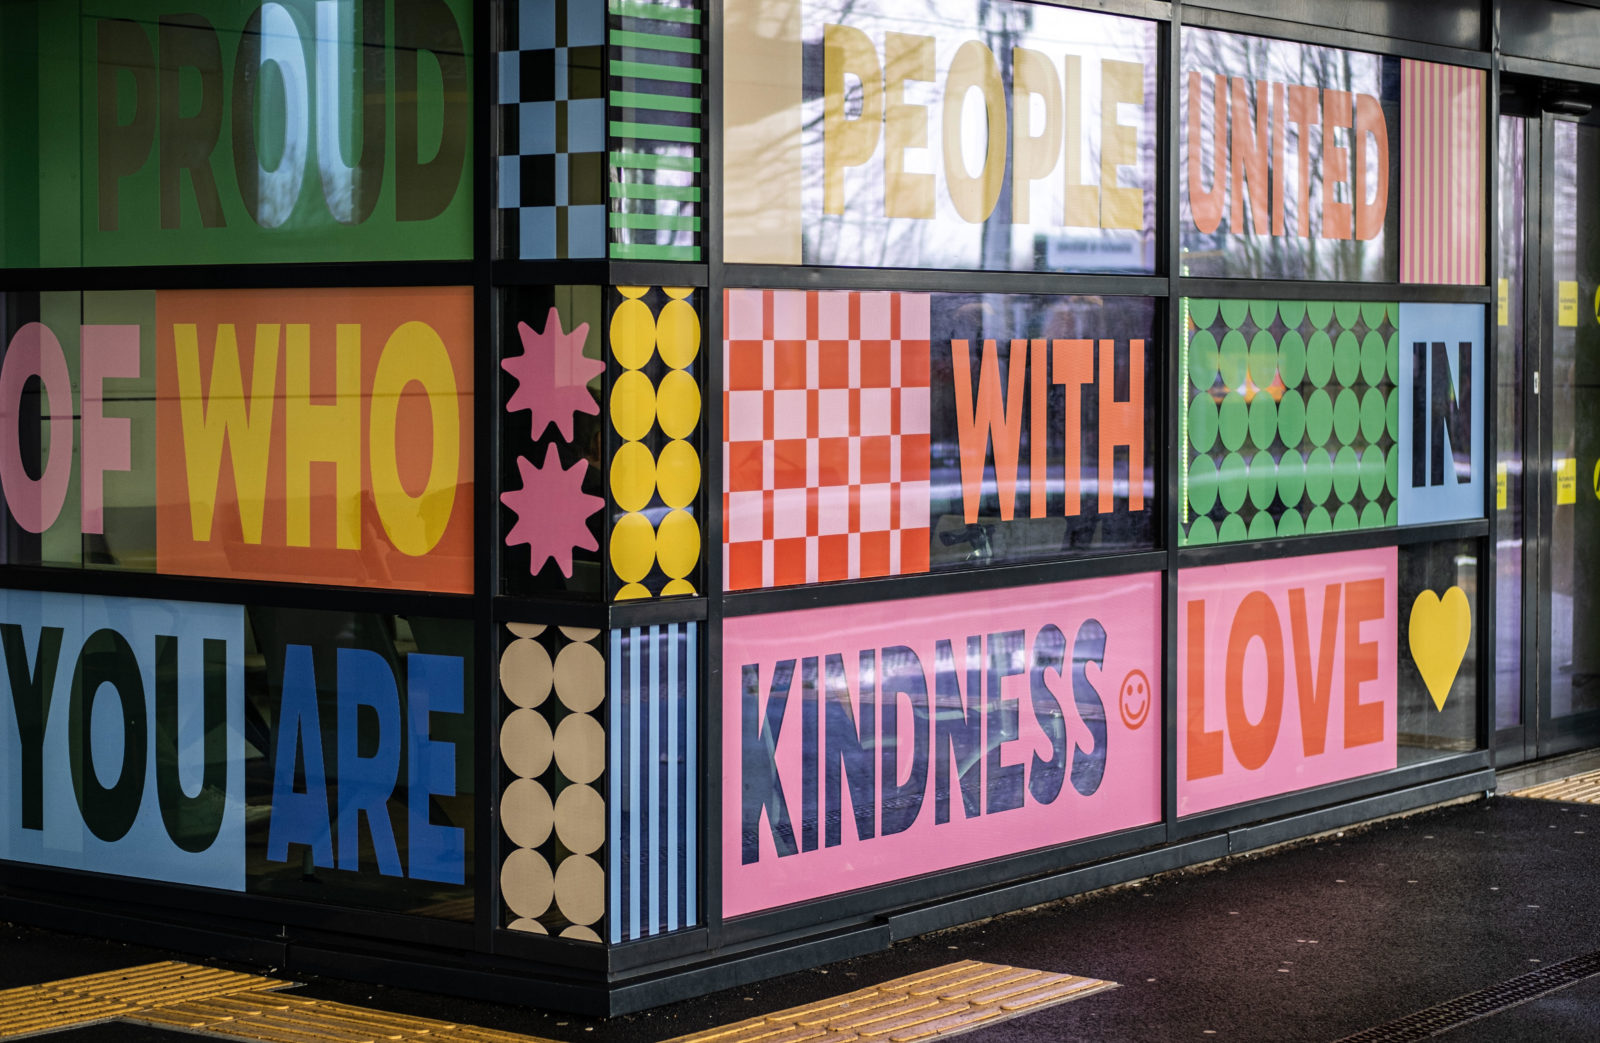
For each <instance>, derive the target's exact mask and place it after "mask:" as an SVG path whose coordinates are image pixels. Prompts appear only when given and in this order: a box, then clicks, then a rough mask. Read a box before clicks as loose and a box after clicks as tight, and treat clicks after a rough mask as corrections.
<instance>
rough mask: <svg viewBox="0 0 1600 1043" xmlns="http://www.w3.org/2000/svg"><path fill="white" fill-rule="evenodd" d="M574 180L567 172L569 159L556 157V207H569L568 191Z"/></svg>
mask: <svg viewBox="0 0 1600 1043" xmlns="http://www.w3.org/2000/svg"><path fill="white" fill-rule="evenodd" d="M571 182H572V179H571V177H570V176H569V174H568V172H567V157H565V156H557V157H556V206H566V205H567V191H568V186H569V185H570V184H571Z"/></svg>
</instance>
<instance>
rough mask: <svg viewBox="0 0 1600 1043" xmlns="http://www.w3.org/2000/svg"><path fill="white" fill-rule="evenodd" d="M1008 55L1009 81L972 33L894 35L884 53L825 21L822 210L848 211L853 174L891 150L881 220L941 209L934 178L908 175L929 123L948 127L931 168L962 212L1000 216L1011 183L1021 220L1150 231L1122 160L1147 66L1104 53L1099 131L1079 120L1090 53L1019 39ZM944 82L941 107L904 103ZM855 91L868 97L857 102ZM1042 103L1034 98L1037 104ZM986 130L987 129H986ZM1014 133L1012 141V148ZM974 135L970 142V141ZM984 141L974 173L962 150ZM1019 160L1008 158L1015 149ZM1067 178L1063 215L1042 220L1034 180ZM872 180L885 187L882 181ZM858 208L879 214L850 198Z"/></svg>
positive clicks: (1085, 108)
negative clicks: (1092, 170)
mask: <svg viewBox="0 0 1600 1043" xmlns="http://www.w3.org/2000/svg"><path fill="white" fill-rule="evenodd" d="M1007 57H1008V58H1009V61H1008V62H1007V63H1006V64H1007V65H1008V66H1009V68H1010V70H1011V81H1010V83H1009V84H1008V83H1007V82H1005V78H1004V76H1003V74H1002V72H1001V63H1000V61H999V58H998V57H997V56H996V54H995V53H994V51H992V50H990V48H989V47H988V46H987V45H986V44H985V43H983V42H982V41H981V40H976V39H973V40H968V41H966V42H965V43H962V44H961V45H960V46H959V47H957V48H956V49H955V51H954V52H953V53H948V54H947V53H941V52H940V51H939V49H938V47H937V44H936V40H935V38H934V37H932V36H918V35H913V34H908V33H896V32H886V33H884V34H883V45H882V49H881V50H880V49H879V46H878V45H877V44H876V43H874V41H873V38H872V37H871V36H869V35H867V33H865V32H863V31H862V30H860V29H857V28H854V27H851V26H847V25H832V24H830V25H827V26H824V28H823V38H822V89H823V96H822V151H823V162H822V209H823V212H824V213H828V214H843V213H844V212H845V210H846V193H845V172H846V171H847V170H849V169H851V168H858V167H862V166H864V165H866V164H868V163H869V162H871V161H872V159H873V157H874V156H877V155H878V154H879V152H880V145H881V153H882V160H881V162H882V164H883V176H882V181H881V185H882V198H881V200H880V201H878V202H877V204H876V205H877V206H879V207H881V210H879V211H878V212H879V213H881V214H882V216H884V217H908V218H921V219H932V218H934V217H935V213H936V194H935V189H936V184H937V183H938V182H940V181H941V179H940V178H939V177H937V176H936V175H935V174H934V173H930V172H927V171H921V172H918V171H915V170H913V169H911V167H912V166H914V165H915V163H916V161H915V160H914V161H913V162H912V163H908V162H907V157H908V153H913V152H918V151H921V150H925V149H928V148H929V143H928V120H929V117H930V116H933V117H934V119H935V124H934V125H935V126H936V127H937V128H938V130H939V142H938V146H937V149H936V152H937V156H938V158H936V159H934V160H933V163H934V165H935V166H936V167H937V169H938V170H939V171H940V172H941V173H942V174H943V178H942V184H943V188H944V191H945V193H946V195H947V197H948V199H949V202H950V203H951V205H952V206H953V207H954V208H955V211H956V213H957V214H959V215H960V217H961V218H962V219H963V220H965V221H968V222H971V223H973V224H980V223H982V222H984V221H987V220H988V219H989V217H990V215H991V214H993V213H994V210H995V207H996V205H997V203H998V202H999V200H1000V195H1001V191H1002V189H1003V188H1004V187H1005V185H1006V183H1007V181H1008V179H1009V182H1010V185H1011V215H1010V218H1011V220H1012V221H1013V222H1014V223H1017V224H1027V223H1029V222H1031V221H1035V220H1038V221H1040V222H1043V221H1051V222H1054V223H1056V224H1057V225H1062V226H1070V227H1080V228H1142V227H1144V191H1143V189H1141V188H1137V187H1125V186H1123V185H1121V184H1119V183H1118V182H1119V168H1122V167H1131V166H1136V165H1137V164H1138V162H1139V132H1140V126H1139V124H1137V123H1133V124H1129V123H1124V122H1122V120H1121V110H1122V107H1123V105H1124V104H1126V105H1128V106H1130V107H1133V108H1134V109H1136V110H1138V111H1142V109H1143V106H1144V81H1145V69H1144V65H1143V64H1141V63H1139V62H1126V61H1116V60H1112V59H1104V60H1101V61H1100V62H1099V63H1098V64H1099V91H1098V94H1099V112H1100V116H1099V122H1100V125H1099V128H1098V134H1095V133H1093V132H1092V131H1091V128H1090V125H1089V124H1088V123H1086V121H1085V119H1084V116H1085V113H1086V112H1088V113H1089V114H1090V115H1091V118H1092V114H1093V111H1094V110H1093V108H1092V107H1090V106H1089V105H1088V99H1086V97H1085V94H1086V92H1085V90H1084V88H1083V79H1084V73H1083V64H1084V63H1083V59H1082V58H1081V57H1080V56H1078V55H1073V54H1068V55H1064V56H1062V57H1061V60H1059V61H1058V59H1057V57H1056V56H1053V55H1050V54H1046V53H1045V52H1043V51H1039V50H1033V49H1030V48H1026V47H1014V48H1012V49H1011V53H1010V54H1009V55H1008V56H1007ZM914 83H928V84H937V85H938V91H939V96H940V98H941V101H940V102H939V107H938V109H937V112H933V111H930V110H932V109H933V106H931V105H922V104H918V103H916V102H915V101H911V100H908V95H910V94H911V93H912V92H913V91H915V90H917V88H914V87H913V88H911V89H910V90H909V91H908V85H910V84H914ZM972 91H977V92H978V95H979V97H980V98H981V99H982V105H983V111H984V115H985V120H983V121H971V120H967V119H965V118H964V115H963V114H964V111H965V109H966V107H967V98H968V95H969V93H970V92H972ZM858 98H859V105H856V104H855V103H856V101H857V99H858ZM1036 101H1037V102H1038V105H1037V106H1036V105H1035V102H1036ZM985 128H986V129H985ZM1008 135H1009V142H1008ZM969 138H970V140H969ZM980 141H981V148H982V156H983V159H982V163H981V165H980V167H979V168H978V170H976V171H973V170H971V169H970V168H969V167H968V165H967V160H966V159H965V158H964V157H965V156H966V155H967V154H968V152H969V146H970V145H976V144H978V143H979V142H980ZM1008 143H1009V145H1010V149H1009V153H1010V156H1011V160H1010V164H1009V170H1008V165H1007V153H1008V149H1007V144H1008ZM1096 148H1098V168H1099V169H1098V183H1096V181H1095V180H1094V179H1093V178H1087V179H1086V178H1085V177H1084V176H1083V171H1084V156H1085V153H1087V154H1088V155H1089V157H1090V158H1091V160H1093V159H1095V158H1096ZM1052 178H1054V179H1058V180H1059V183H1060V185H1061V186H1062V188H1063V190H1064V203H1063V207H1062V210H1061V212H1059V213H1054V214H1048V215H1044V216H1042V217H1035V216H1034V215H1033V214H1032V213H1031V199H1030V196H1031V188H1032V186H1033V184H1034V183H1035V182H1046V181H1048V180H1049V179H1052ZM866 183H869V184H879V182H878V181H877V179H875V178H874V179H869V180H868V181H867V182H866ZM849 209H850V210H851V212H853V213H856V214H867V215H871V214H872V213H873V212H874V211H873V207H872V206H870V205H869V206H866V207H863V205H862V203H861V201H859V200H855V199H852V200H851V201H850V207H849Z"/></svg>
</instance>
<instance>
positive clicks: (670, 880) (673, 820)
mask: <svg viewBox="0 0 1600 1043" xmlns="http://www.w3.org/2000/svg"><path fill="white" fill-rule="evenodd" d="M682 694H683V693H682V690H681V689H680V687H679V685H678V627H677V625H676V624H674V625H672V626H670V627H668V628H667V698H666V704H665V705H666V712H665V713H664V714H663V717H664V719H665V727H666V732H667V930H669V931H676V930H677V929H678V848H679V842H680V840H681V839H682V838H680V837H679V835H678V765H679V761H678V729H679V727H680V726H681V724H682V721H683V703H682Z"/></svg>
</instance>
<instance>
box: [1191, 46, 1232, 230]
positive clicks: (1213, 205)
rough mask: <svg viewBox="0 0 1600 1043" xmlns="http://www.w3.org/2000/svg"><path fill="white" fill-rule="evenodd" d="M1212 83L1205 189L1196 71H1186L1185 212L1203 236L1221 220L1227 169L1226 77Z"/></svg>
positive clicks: (1198, 82) (1220, 77)
mask: <svg viewBox="0 0 1600 1043" xmlns="http://www.w3.org/2000/svg"><path fill="white" fill-rule="evenodd" d="M1216 83H1217V85H1216V89H1215V90H1214V91H1212V95H1211V96H1212V98H1213V99H1214V104H1213V108H1212V115H1211V148H1212V155H1211V188H1210V189H1209V190H1207V189H1206V188H1204V187H1203V186H1202V185H1201V184H1200V180H1201V178H1200V172H1201V166H1202V158H1201V154H1200V153H1201V149H1200V74H1199V73H1198V72H1191V73H1190V74H1189V212H1190V213H1191V214H1192V215H1193V216H1194V226H1195V228H1196V229H1198V230H1199V231H1200V232H1201V234H1203V235H1210V234H1211V233H1212V232H1215V231H1216V230H1217V225H1218V224H1220V223H1221V222H1222V203H1223V199H1224V198H1225V196H1226V194H1227V182H1226V181H1225V180H1224V173H1225V172H1226V171H1227V169H1228V140H1227V132H1228V78H1227V77H1226V76H1221V75H1219V76H1217V78H1216Z"/></svg>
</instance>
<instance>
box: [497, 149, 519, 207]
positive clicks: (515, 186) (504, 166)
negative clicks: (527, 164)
mask: <svg viewBox="0 0 1600 1043" xmlns="http://www.w3.org/2000/svg"><path fill="white" fill-rule="evenodd" d="M499 159H500V205H501V206H504V207H517V206H521V205H522V170H521V163H520V159H519V157H517V156H501V157H499Z"/></svg>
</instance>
